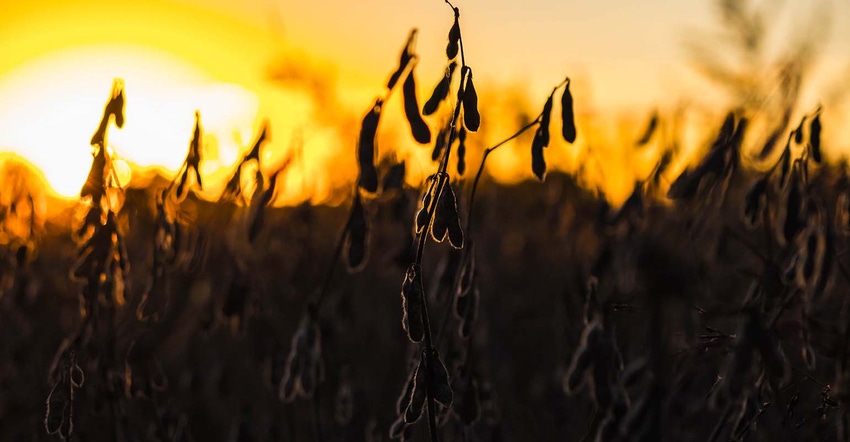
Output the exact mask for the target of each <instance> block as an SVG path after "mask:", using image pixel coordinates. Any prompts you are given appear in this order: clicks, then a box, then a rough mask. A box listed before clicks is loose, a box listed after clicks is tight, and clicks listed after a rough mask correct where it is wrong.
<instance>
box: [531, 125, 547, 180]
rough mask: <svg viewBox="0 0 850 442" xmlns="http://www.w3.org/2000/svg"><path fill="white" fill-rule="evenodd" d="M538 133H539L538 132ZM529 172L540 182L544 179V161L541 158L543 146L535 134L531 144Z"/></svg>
mask: <svg viewBox="0 0 850 442" xmlns="http://www.w3.org/2000/svg"><path fill="white" fill-rule="evenodd" d="M538 132H539V131H538ZM531 171H532V172H534V176H535V177H537V179H538V180H540V182H543V180H544V179H545V178H546V160H545V159H544V158H543V144H542V142H541V138H540V137H539V136H538V135H537V134H535V135H534V141H532V142H531Z"/></svg>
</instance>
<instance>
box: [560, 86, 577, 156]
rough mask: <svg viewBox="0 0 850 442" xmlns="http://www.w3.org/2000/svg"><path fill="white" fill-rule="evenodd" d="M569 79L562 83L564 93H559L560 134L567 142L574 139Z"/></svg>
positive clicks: (574, 124)
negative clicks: (564, 83)
mask: <svg viewBox="0 0 850 442" xmlns="http://www.w3.org/2000/svg"><path fill="white" fill-rule="evenodd" d="M570 83H571V81H570V80H567V84H566V85H564V94H563V95H561V122H562V124H563V126H562V127H561V134H562V135H563V136H564V140H566V142H567V143H570V144H572V143H574V142H575V141H576V122H575V115H574V114H573V95H572V93H570Z"/></svg>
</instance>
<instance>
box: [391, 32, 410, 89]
mask: <svg viewBox="0 0 850 442" xmlns="http://www.w3.org/2000/svg"><path fill="white" fill-rule="evenodd" d="M416 33H417V29H416V28H413V29H411V30H410V34H409V35H408V37H407V43H405V45H404V48H403V49H402V50H401V55H400V56H399V60H398V67H397V68H396V70H395V72H393V73H392V75H390V79H389V80H388V81H387V89H392V88H394V87H395V85H396V83H398V79H399V78H400V77H401V74H402V73H404V69H405V68H406V67H407V64H408V63H409V62H410V60H411V59H412V58H413V55H414V52H415V50H416V49H415V48H416Z"/></svg>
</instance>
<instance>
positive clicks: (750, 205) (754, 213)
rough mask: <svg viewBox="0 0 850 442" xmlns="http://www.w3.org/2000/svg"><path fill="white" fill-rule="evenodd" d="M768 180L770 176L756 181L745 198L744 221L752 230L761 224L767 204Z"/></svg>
mask: <svg viewBox="0 0 850 442" xmlns="http://www.w3.org/2000/svg"><path fill="white" fill-rule="evenodd" d="M767 179H768V175H766V176H764V177H762V178H761V179H759V180H758V181H756V183H755V184H754V185H753V187H752V188H751V189H750V190H749V192H747V196H746V197H745V198H744V221H745V222H746V224H747V226H748V227H749V228H750V229H754V228H756V227H757V226H758V225H759V223H760V222H761V215H762V213H763V211H764V208H765V207H764V206H765V204H766V193H765V192H766V191H767V181H768V180H767Z"/></svg>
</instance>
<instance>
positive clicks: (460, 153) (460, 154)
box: [457, 127, 466, 176]
mask: <svg viewBox="0 0 850 442" xmlns="http://www.w3.org/2000/svg"><path fill="white" fill-rule="evenodd" d="M457 142H458V143H457V174H458V175H460V176H463V174H464V173H466V128H465V127H461V128H460V130H458V132H457Z"/></svg>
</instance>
